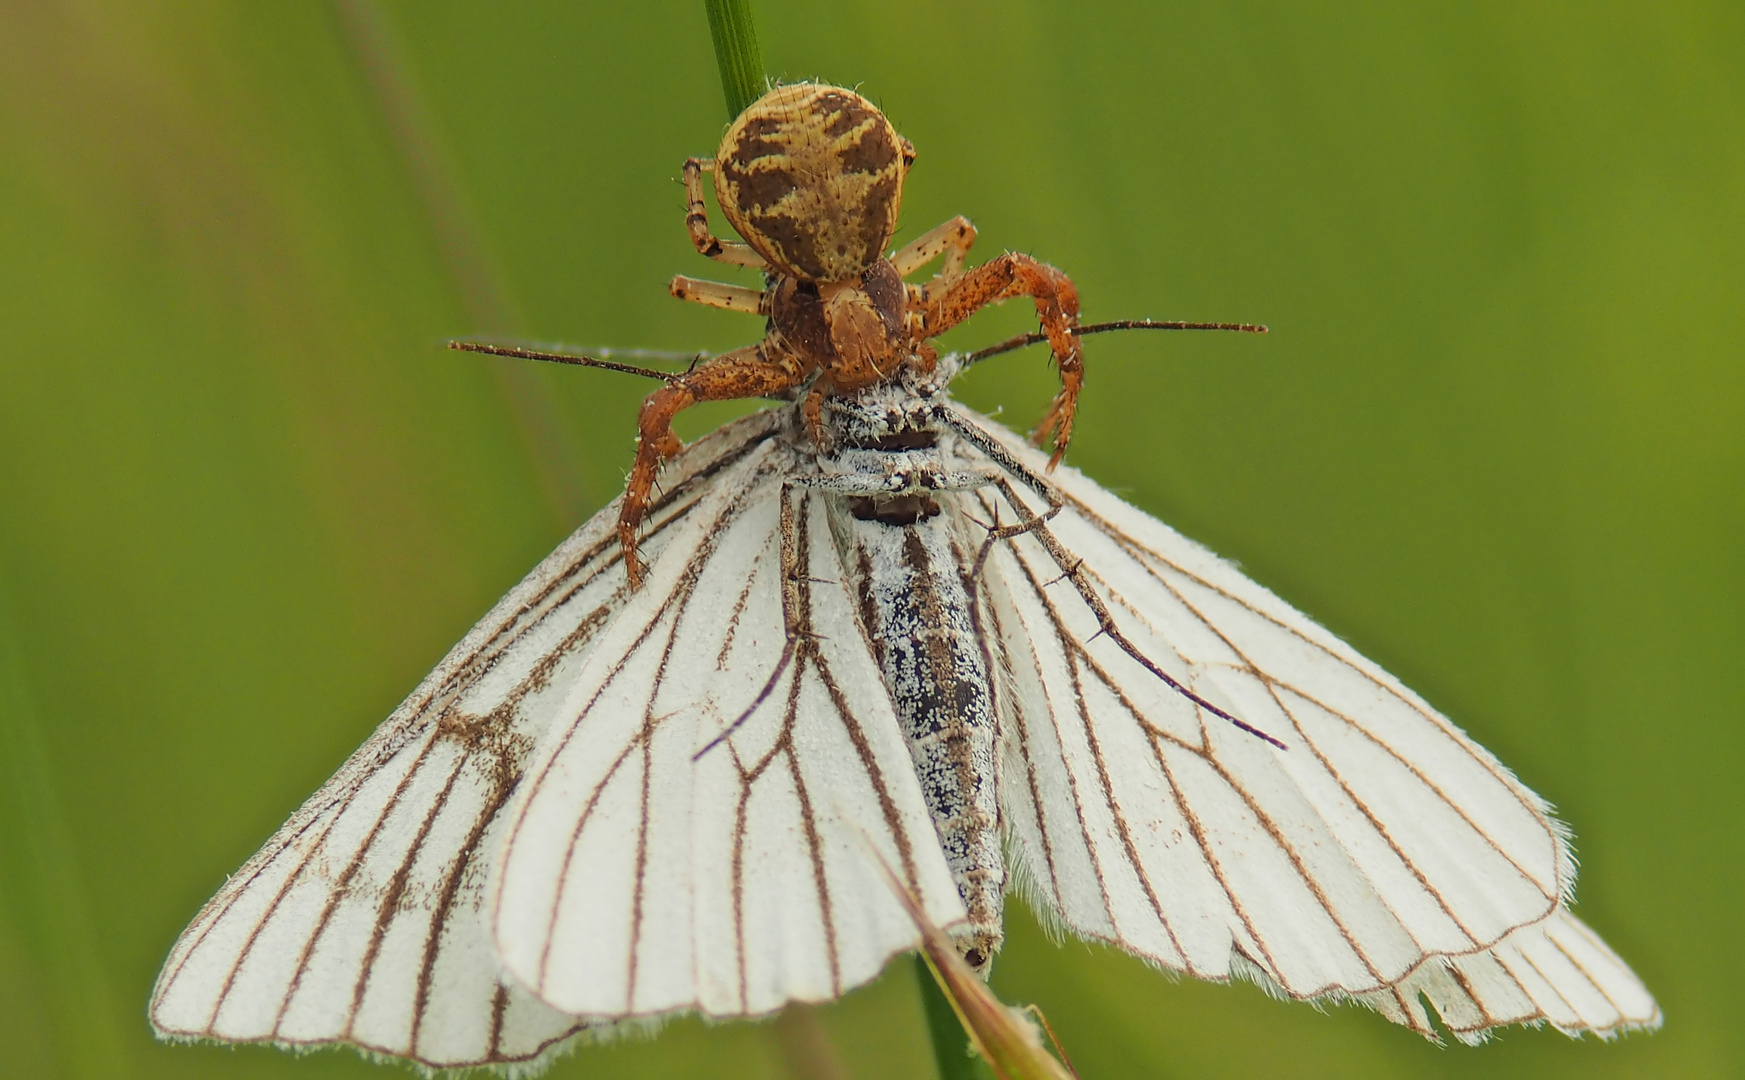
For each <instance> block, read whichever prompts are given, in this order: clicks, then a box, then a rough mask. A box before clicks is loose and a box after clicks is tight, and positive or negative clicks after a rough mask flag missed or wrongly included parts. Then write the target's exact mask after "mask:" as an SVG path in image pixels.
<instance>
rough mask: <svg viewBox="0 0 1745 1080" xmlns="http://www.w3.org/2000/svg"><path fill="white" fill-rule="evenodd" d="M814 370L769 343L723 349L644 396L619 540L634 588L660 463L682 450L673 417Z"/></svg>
mask: <svg viewBox="0 0 1745 1080" xmlns="http://www.w3.org/2000/svg"><path fill="white" fill-rule="evenodd" d="M808 374H809V372H808V371H807V370H806V369H805V366H804V364H803V363H802V361H801V360H800V359H799V358H798V357H797V356H794V355H793V354H792V353H789V352H786V351H784V350H781V349H779V348H778V347H776V346H774V345H772V344H771V343H770V342H768V341H763V342H759V343H758V344H756V345H748V346H746V347H745V348H743V349H735V350H733V351H732V352H729V353H722V354H721V355H720V356H717V357H715V358H714V359H712V360H708V361H705V362H704V363H702V364H700V365H698V366H697V367H695V368H693V369H691V370H690V371H687V372H685V373H684V374H683V375H674V376H673V377H672V378H671V380H670V381H668V383H667V385H665V386H663V387H661V388H660V389H659V390H656V391H655V392H654V393H652V394H650V395H648V397H646V398H644V399H643V402H642V412H641V413H640V414H639V415H638V416H637V418H636V429H637V436H636V462H635V464H633V465H631V467H630V480H629V482H628V483H627V484H625V487H624V502H623V503H622V504H620V506H619V509H618V542H619V544H620V545H622V546H623V549H624V570H625V572H626V573H627V574H628V575H629V576H630V586H631V588H637V587H638V586H640V585H641V584H642V559H641V558H640V557H639V556H638V555H637V553H636V532H637V529H638V528H640V527H641V525H642V519H643V517H644V516H645V515H646V514H647V513H648V501H649V495H650V494H651V493H652V491H653V490H654V480H655V475H656V474H657V473H658V472H659V471H660V463H661V462H662V461H664V460H666V459H667V458H669V457H672V456H673V455H674V454H676V453H678V452H679V450H680V448H681V444H680V443H679V440H678V437H677V436H676V435H674V434H673V417H675V416H677V415H678V414H679V413H680V412H683V411H684V410H685V409H688V408H690V407H691V406H692V405H695V404H696V403H697V402H699V401H727V400H729V399H732V398H748V397H769V396H772V395H779V394H781V393H783V392H785V391H788V390H792V389H793V388H794V387H796V386H799V385H801V384H802V383H804V382H805V381H806V376H807V375H808Z"/></svg>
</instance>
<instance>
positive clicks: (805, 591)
mask: <svg viewBox="0 0 1745 1080" xmlns="http://www.w3.org/2000/svg"><path fill="white" fill-rule="evenodd" d="M795 490H797V486H796V485H795V484H794V483H793V482H792V481H783V483H782V489H781V504H780V505H781V565H782V625H783V628H784V630H785V631H786V639H785V640H784V642H783V644H782V654H781V656H779V657H777V658H776V666H775V669H774V670H772V671H771V672H770V677H769V679H768V680H767V681H766V682H765V683H764V684H763V689H762V690H761V691H759V692H758V695H757V697H755V698H753V699H752V702H751V704H750V705H747V706H746V707H745V711H744V712H742V713H740V714H739V716H738V718H736V719H735V720H734V721H733V722H732V723H730V724H728V725H727V726H726V727H724V728H722V729H721V734H719V735H717V736H715V737H714V738H713V739H710V740H709V741H708V742H707V743H705V744H703V748H702V749H700V750H698V751H697V752H696V753H695V754H692V755H691V760H692V761H697V760H699V759H700V758H702V756H703V755H704V754H707V753H708V752H709V751H711V750H713V749H715V748H716V747H717V746H720V745H721V744H722V743H724V742H726V741H727V740H728V739H730V738H732V736H733V733H734V732H736V731H738V730H739V729H740V728H741V727H742V726H744V724H745V722H746V721H747V720H749V719H751V714H752V713H754V712H756V711H757V710H758V709H759V708H760V707H761V706H762V705H763V703H764V702H765V701H768V700H769V696H770V695H771V694H772V693H774V692H775V689H776V685H777V684H778V683H779V682H780V681H781V678H782V675H783V674H784V673H786V672H787V670H788V665H790V664H792V663H793V662H794V656H795V655H796V654H804V653H806V652H809V651H810V650H812V649H815V648H817V646H816V644H814V643H813V641H812V639H813V638H815V637H817V635H816V634H814V633H813V632H812V631H811V630H809V629H807V627H806V620H805V616H804V615H803V614H802V613H803V612H805V611H808V610H810V609H811V605H812V601H811V595H810V594H811V588H812V584H811V577H810V576H809V575H808V574H807V572H806V568H805V567H803V566H802V565H801V564H800V531H799V529H800V526H799V513H798V512H796V510H795V509H794V500H793V498H792V496H793V493H794V492H795Z"/></svg>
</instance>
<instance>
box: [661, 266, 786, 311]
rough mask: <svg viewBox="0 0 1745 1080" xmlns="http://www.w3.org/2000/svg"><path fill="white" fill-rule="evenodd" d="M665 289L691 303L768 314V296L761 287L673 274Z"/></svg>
mask: <svg viewBox="0 0 1745 1080" xmlns="http://www.w3.org/2000/svg"><path fill="white" fill-rule="evenodd" d="M667 291H668V292H670V293H672V294H673V295H674V296H676V297H678V298H679V299H680V300H689V301H691V302H692V303H693V304H707V305H709V306H710V307H717V308H725V309H726V310H728V311H742V312H744V313H745V314H747V315H768V314H769V308H768V306H767V305H768V303H769V297H768V295H767V294H766V293H765V291H764V290H762V289H748V288H746V287H745V286H744V285H728V284H726V283H725V282H720V281H701V280H699V279H697V278H694V277H686V276H685V275H683V274H675V275H674V276H673V280H672V282H671V283H670V284H668V285H667Z"/></svg>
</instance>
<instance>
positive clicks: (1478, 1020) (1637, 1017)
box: [1360, 908, 1661, 1044]
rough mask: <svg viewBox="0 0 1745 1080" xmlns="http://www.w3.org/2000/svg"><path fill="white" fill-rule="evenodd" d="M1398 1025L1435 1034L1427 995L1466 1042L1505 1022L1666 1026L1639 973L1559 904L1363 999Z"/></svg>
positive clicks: (1569, 1029)
mask: <svg viewBox="0 0 1745 1080" xmlns="http://www.w3.org/2000/svg"><path fill="white" fill-rule="evenodd" d="M1360 1000H1362V1001H1363V1002H1364V1004H1366V1005H1369V1006H1370V1007H1371V1008H1373V1009H1375V1010H1376V1011H1377V1012H1379V1013H1381V1014H1382V1015H1383V1016H1386V1017H1387V1018H1388V1019H1390V1020H1392V1021H1394V1022H1395V1023H1397V1024H1404V1025H1406V1026H1408V1027H1411V1028H1413V1029H1415V1030H1417V1031H1421V1032H1423V1033H1424V1034H1425V1035H1428V1036H1431V1037H1432V1038H1433V1037H1434V1029H1433V1028H1432V1026H1431V1024H1430V1018H1429V1017H1428V1016H1427V1015H1426V1014H1425V1012H1424V1006H1423V1004H1422V1001H1424V1000H1428V1001H1429V1002H1430V1003H1431V1005H1432V1006H1434V1007H1435V1009H1436V1012H1437V1014H1438V1015H1439V1016H1440V1017H1441V1018H1442V1023H1443V1024H1444V1026H1446V1027H1447V1028H1448V1030H1449V1031H1450V1032H1452V1033H1453V1035H1454V1037H1455V1038H1457V1039H1459V1040H1460V1041H1462V1042H1464V1043H1469V1044H1476V1043H1480V1042H1483V1041H1484V1040H1485V1038H1486V1036H1487V1035H1488V1034H1489V1032H1490V1030H1491V1029H1492V1028H1496V1027H1501V1026H1503V1025H1505V1024H1547V1023H1548V1024H1550V1025H1551V1026H1552V1027H1555V1028H1557V1029H1558V1030H1559V1031H1562V1032H1564V1033H1565V1034H1568V1035H1582V1034H1585V1033H1588V1032H1592V1033H1594V1034H1596V1035H1598V1036H1599V1037H1600V1038H1602V1039H1609V1038H1611V1037H1613V1036H1614V1035H1617V1034H1618V1033H1620V1032H1623V1031H1630V1030H1633V1029H1638V1028H1646V1029H1654V1028H1658V1027H1659V1026H1660V1024H1661V1014H1660V1006H1659V1005H1657V1004H1655V1002H1654V998H1653V996H1651V995H1650V994H1649V993H1648V990H1647V988H1646V987H1644V986H1643V985H1642V981H1641V980H1640V979H1638V978H1636V974H1635V972H1633V971H1631V970H1630V966H1629V965H1628V964H1626V963H1624V961H1623V958H1622V957H1620V956H1619V955H1618V954H1617V953H1615V952H1613V951H1612V950H1611V949H1610V948H1609V947H1608V946H1607V945H1606V943H1605V942H1604V941H1601V940H1600V936H1599V935H1598V934H1596V933H1594V932H1593V931H1592V930H1591V929H1589V928H1588V926H1587V924H1586V923H1584V922H1582V921H1581V920H1580V919H1578V918H1576V917H1575V916H1574V915H1573V914H1571V913H1570V911H1569V909H1568V908H1558V909H1557V910H1556V911H1554V912H1552V913H1551V914H1550V915H1549V916H1547V917H1546V918H1545V919H1542V920H1541V921H1539V922H1537V923H1535V924H1533V925H1532V926H1525V927H1522V928H1521V929H1519V930H1516V931H1515V932H1514V933H1512V934H1510V935H1509V936H1508V937H1506V938H1504V939H1503V940H1502V941H1500V942H1498V943H1497V944H1496V946H1495V947H1493V948H1490V949H1487V950H1485V951H1484V952H1481V953H1474V954H1472V955H1470V956H1452V957H1433V958H1432V959H1430V960H1427V961H1425V963H1424V965H1423V966H1422V967H1420V968H1419V969H1418V970H1417V971H1415V972H1413V973H1412V974H1411V975H1410V976H1408V977H1407V978H1405V979H1404V980H1402V981H1401V982H1399V983H1396V984H1395V985H1394V986H1391V987H1389V988H1387V989H1385V990H1377V991H1374V992H1373V993H1371V994H1368V995H1364V996H1363V997H1362V998H1360Z"/></svg>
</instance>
